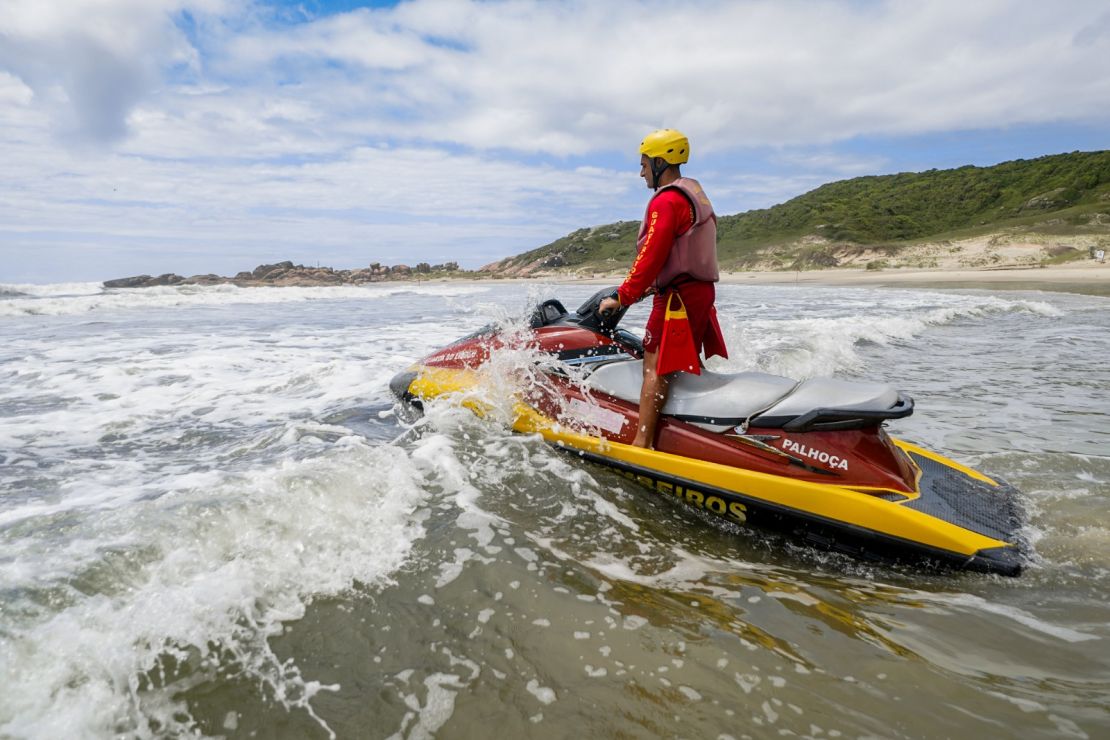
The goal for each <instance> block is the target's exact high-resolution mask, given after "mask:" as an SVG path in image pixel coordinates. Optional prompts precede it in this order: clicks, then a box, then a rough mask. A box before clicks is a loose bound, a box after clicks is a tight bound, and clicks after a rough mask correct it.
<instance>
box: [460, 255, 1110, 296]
mask: <svg viewBox="0 0 1110 740" xmlns="http://www.w3.org/2000/svg"><path fill="white" fill-rule="evenodd" d="M623 277H624V274H623V273H621V274H620V275H607V276H596V277H589V278H579V279H569V278H561V277H557V276H554V275H552V276H550V277H549V278H548V279H550V280H552V281H553V282H557V283H588V284H597V285H600V284H605V283H610V282H612V281H614V280H617V281H619V280H621V279H623ZM540 279H542V278H540ZM481 282H485V281H484V280H483V281H481ZM721 283H722V284H725V285H812V286H822V287H885V288H898V287H914V288H966V289H984V290H1047V291H1053V292H1065V293H1083V294H1085V295H1094V296H1107V297H1110V262H1106V263H1104V264H1100V263H1096V262H1088V263H1085V264H1083V265H1080V266H1076V265H1052V266H1047V267H1006V268H993V269H966V268H965V269H959V268H956V269H953V268H939V269H938V268H928V269H912V268H888V269H885V270H865V269H860V268H834V269H828V270H803V271H799V272H785V271H781V272H780V271H774V272H770V271H767V272H763V271H744V272H722V273H721Z"/></svg>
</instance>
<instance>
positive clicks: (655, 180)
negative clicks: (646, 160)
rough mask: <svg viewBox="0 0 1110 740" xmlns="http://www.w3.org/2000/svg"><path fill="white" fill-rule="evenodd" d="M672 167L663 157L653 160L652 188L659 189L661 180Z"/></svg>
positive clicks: (653, 158)
mask: <svg viewBox="0 0 1110 740" xmlns="http://www.w3.org/2000/svg"><path fill="white" fill-rule="evenodd" d="M670 166H671V165H670V163H668V162H667V160H665V159H663V158H662V157H652V158H651V187H652V189H653V190H658V189H659V178H660V177H662V176H663V173H664V172H666V171H667V169H668V168H669V167H670Z"/></svg>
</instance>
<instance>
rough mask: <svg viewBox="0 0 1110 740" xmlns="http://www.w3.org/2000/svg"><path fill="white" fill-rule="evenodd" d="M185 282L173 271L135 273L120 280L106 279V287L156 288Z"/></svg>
mask: <svg viewBox="0 0 1110 740" xmlns="http://www.w3.org/2000/svg"><path fill="white" fill-rule="evenodd" d="M183 282H185V278H183V277H181V276H180V275H177V274H175V273H172V272H167V273H165V274H163V275H159V276H158V277H151V276H150V275H135V276H134V277H126V278H119V279H118V280H105V281H104V287H105V288H154V287H157V286H159V285H178V284H179V283H183Z"/></svg>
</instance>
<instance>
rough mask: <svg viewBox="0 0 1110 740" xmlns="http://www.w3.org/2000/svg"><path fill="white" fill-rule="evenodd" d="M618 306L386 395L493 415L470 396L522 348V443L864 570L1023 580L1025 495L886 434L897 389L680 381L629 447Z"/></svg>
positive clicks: (427, 371) (588, 306) (499, 343)
mask: <svg viewBox="0 0 1110 740" xmlns="http://www.w3.org/2000/svg"><path fill="white" fill-rule="evenodd" d="M612 294H613V289H612V288H607V289H604V290H601V291H598V292H597V293H596V294H595V295H594V296H592V297H591V298H590V299H588V300H587V301H586V302H585V303H584V304H582V306H581V307H579V308H578V310H577V311H575V312H573V313H572V312H569V311H567V310H566V308H564V306H563V304H562V303H560V302H559V301H558V300H547V301H544V302H543V303H541V304H540V305H538V306H536V307H535V309H534V311H533V312H532V314H531V316H530V318H529V319H528V321H527V328H526V329H525V330H524V331H509V332H507V331H506V330H505V329H504V328H499V327H498V326H495V325H494V326H487V327H485V328H483V329H481V330H479V331H477V332H475V333H474V334H471V335H469V336H466V337H463V338H462V339H459V340H458V341H456V342H455V343H453V344H451V345H449V346H447V347H444V348H443V349H440V350H438V351H436V352H433V353H432V354H430V355H428V356H427V357H424V358H423V359H421V360H419V361H418V362H417V363H415V364H414V365H412V366H411V367H409V368H407V369H406V370H404V371H402V372H400V373H398V374H397V375H396V376H395V377H394V378H393V379H392V381H391V383H390V388H391V390H392V392H393V394H394V395H395V396H396V397H397V399H398V400H399V401H400V402H402V403H403V404H405V405H406V406H408V407H410V408H414V409H417V410H419V409H421V408H422V404H424V403H425V402H427V401H429V400H431V399H435V398H449V399H453V400H455V401H457V402H459V403H462V404H463V405H465V406H467V407H469V408H470V409H472V410H473V411H475V412H476V413H478V414H479V415H485V414H487V413H489V412H490V406H489V405H488V403H487V402H486V401H484V400H482V396H481V394H480V393H475V391H476V389H478V388H479V387H480V386H481V384H482V382H483V373H484V372H486V371H488V370H489V366H490V365H491V360H492V359H493V358H495V357H497V354H498V352H503V351H505V350H506V349H513V348H516V349H521V348H523V349H527V350H529V351H531V352H532V356H534V357H538V358H539V359H538V360H537V361H536V362H535V364H534V365H533V371H534V372H533V373H532V381H531V382H530V383H527V384H524V387H522V388H521V389H520V390H519V392H516V393H515V394H514V401H513V404H512V410H511V412H510V414H509V416H510V417H511V419H512V422H511V423H512V426H513V429H514V430H516V431H518V432H523V433H538V434H540V435H542V437H543V438H544V439H545V440H546V441H547V442H548V443H550V444H552V445H554V446H555V447H557V448H558V449H562V450H566V451H569V452H572V453H574V454H576V455H578V456H579V457H581V458H583V459H584V460H588V461H590V462H593V463H597V464H599V465H604V466H607V467H609V468H612V469H614V470H616V471H618V472H619V473H621V474H622V475H624V476H626V477H627V478H629V479H630V480H633V481H636V482H638V483H640V484H642V485H643V486H644V487H646V488H647V489H650V490H651V491H654V492H655V494H656V495H660V496H665V497H667V498H673V499H676V500H678V501H681V502H683V503H685V504H687V505H690V506H694V507H696V508H698V509H701V510H703V511H704V512H707V513H708V514H711V515H714V516H716V517H720V518H721V519H724V520H726V521H730V522H732V523H734V524H737V525H742V526H744V527H747V526H751V527H765V528H771V529H774V530H779V531H785V532H787V533H788V534H789V535H790V536H796V537H798V538H800V539H802V540H804V541H806V542H808V543H812V544H814V545H816V546H818V547H821V548H825V549H830V550H835V551H839V552H844V553H848V554H851V555H853V556H856V557H859V558H863V559H867V560H882V561H896V562H910V563H913V564H915V565H923V566H927V567H936V566H940V567H948V568H956V569H965V570H971V571H980V572H987V573H997V574H1002V575H1007V576H1016V575H1018V574H1020V572H1021V569H1022V566H1023V563H1024V562H1025V561H1026V559H1027V556H1028V547H1027V544H1026V542H1025V541H1024V540H1023V538H1022V537H1021V529H1022V525H1023V522H1024V518H1025V517H1024V512H1023V509H1022V506H1021V500H1020V495H1019V493H1018V491H1017V490H1016V489H1015V488H1013V487H1012V486H1010V485H1008V484H1006V483H1004V482H1002V481H1000V480H996V479H994V478H991V477H989V476H987V475H984V474H983V473H980V472H978V471H975V470H973V469H971V468H969V467H966V466H964V465H961V464H960V463H958V462H955V461H953V460H950V459H948V458H946V457H943V456H941V455H939V454H937V453H935V452H931V451H929V450H927V449H924V448H922V447H919V446H917V445H914V444H911V443H909V442H906V441H903V440H900V439H895V438H893V437H891V436H889V435H888V434H887V432H886V430H885V428H884V427H885V425H886V424H887V422H890V421H893V420H896V419H901V418H905V417H907V416H909V415H910V414H911V413H913V410H914V402H913V399H912V398H910V397H909V396H908V395H907V394H905V393H902V392H899V391H898V390H895V389H894V388H893V387H891V386H889V385H884V384H880V383H871V382H860V381H849V380H844V379H838V378H831V377H816V378H809V379H806V380H801V381H797V380H793V379H790V378H785V377H781V376H778V375H771V374H767V373H761V372H740V373H718V372H712V371H709V370H704V369H703V370H702V372H701V374H700V375H693V374H689V373H677V374H676V375H674V376H672V381H671V390H670V395H669V398H668V400H667V402H666V404H665V405H664V407H663V416H662V417H661V419H660V421H659V425H658V427H657V435H656V442H655V449H652V450H647V449H641V448H637V447H633V446H631V442H632V439H633V437H634V436H635V430H636V426H637V423H638V417H639V397H640V385H641V381H642V376H643V364H642V363H643V354H644V352H643V345H642V343H641V342H640V340H639V339H638V338H637V337H635V336H634V335H632V334H631V333H629V332H628V331H625V330H623V329H620V328H618V326H617V325H618V323H619V322H620V320H621V318H622V317H623V315H624V312H625V310H627V309H621V310H618V311H614V312H611V313H610V314H608V315H604V316H603V315H601V314H600V313H599V312H598V306H599V304H600V302H601V300H602V299H603V298H605V297H607V296H610V295H612ZM537 377H538V378H539V379H540V381H541V382H535V379H536V378H537Z"/></svg>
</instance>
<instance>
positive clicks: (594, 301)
mask: <svg viewBox="0 0 1110 740" xmlns="http://www.w3.org/2000/svg"><path fill="white" fill-rule="evenodd" d="M616 294H617V286H615V285H614V286H612V287H609V288H602V289H601V290H599V291H597V292H596V293H594V294H593V295H592V296H590V297H589V298H587V299H586V302H585V303H583V304H582V305H581V306H579V307H578V311H576V313H577V314H578V316H579V321H578V325H579V326H581V327H584V328H586V329H591V330H593V331H596V332H599V333H601V334H608V335H611V334H612V333H613V332H614V331H615V330H616V328H617V324H619V323H620V321H621V319H623V318H624V315H625V313H627V312H628V306H621V307H620V308H619V309H617V310H615V311H610V312H608V313H606V314H602V313H600V312H599V311H598V306H600V305H601V301H602V300H604V299H606V298H611V297H613V296H615V295H616Z"/></svg>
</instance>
